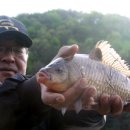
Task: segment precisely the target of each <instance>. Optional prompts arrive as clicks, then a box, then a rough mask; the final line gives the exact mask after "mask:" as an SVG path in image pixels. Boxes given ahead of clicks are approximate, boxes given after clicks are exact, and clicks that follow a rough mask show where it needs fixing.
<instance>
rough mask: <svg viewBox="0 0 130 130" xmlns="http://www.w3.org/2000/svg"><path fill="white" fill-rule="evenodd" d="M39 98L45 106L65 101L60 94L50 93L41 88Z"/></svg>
mask: <svg viewBox="0 0 130 130" xmlns="http://www.w3.org/2000/svg"><path fill="white" fill-rule="evenodd" d="M41 98H42V101H43V102H44V103H45V104H48V105H50V104H52V105H53V104H58V103H63V102H64V101H65V97H64V96H63V95H62V94H59V93H54V92H50V91H48V90H47V88H46V87H41Z"/></svg>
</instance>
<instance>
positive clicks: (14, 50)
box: [0, 47, 28, 56]
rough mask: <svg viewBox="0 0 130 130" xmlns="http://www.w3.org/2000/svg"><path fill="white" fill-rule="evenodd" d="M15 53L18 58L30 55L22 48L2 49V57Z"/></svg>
mask: <svg viewBox="0 0 130 130" xmlns="http://www.w3.org/2000/svg"><path fill="white" fill-rule="evenodd" d="M9 52H11V53H13V54H15V55H16V56H21V55H23V54H25V53H28V49H27V48H22V47H10V48H9V47H0V55H3V54H6V53H9Z"/></svg>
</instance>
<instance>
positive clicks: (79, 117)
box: [0, 74, 105, 130]
mask: <svg viewBox="0 0 130 130" xmlns="http://www.w3.org/2000/svg"><path fill="white" fill-rule="evenodd" d="M104 123H105V122H104V118H103V116H101V115H99V114H98V113H96V112H94V111H89V112H88V111H81V112H80V113H79V114H76V113H75V112H74V111H69V112H66V114H65V115H64V116H63V115H62V114H61V112H60V111H58V110H55V109H53V108H51V107H49V106H47V105H45V104H44V103H43V102H42V101H41V93H40V86H39V85H38V84H37V82H36V79H35V76H33V77H30V78H27V77H25V76H22V75H20V74H17V75H15V76H14V77H12V78H8V79H7V80H5V82H4V83H3V84H2V85H1V87H0V130H66V129H68V128H69V127H73V126H74V127H83V128H85V127H86V130H87V128H89V127H93V128H97V130H98V128H99V127H101V126H103V125H104Z"/></svg>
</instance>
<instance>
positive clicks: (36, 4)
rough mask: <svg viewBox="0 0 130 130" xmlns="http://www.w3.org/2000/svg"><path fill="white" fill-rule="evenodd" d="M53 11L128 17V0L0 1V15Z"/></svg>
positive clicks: (129, 14) (129, 10) (129, 9)
mask: <svg viewBox="0 0 130 130" xmlns="http://www.w3.org/2000/svg"><path fill="white" fill-rule="evenodd" d="M53 9H64V10H75V11H79V12H84V13H90V12H91V11H97V12H100V13H102V14H119V15H122V16H126V17H130V2H129V0H0V15H7V16H11V17H15V16H17V15H19V14H23V13H28V14H33V13H44V12H47V11H49V10H53Z"/></svg>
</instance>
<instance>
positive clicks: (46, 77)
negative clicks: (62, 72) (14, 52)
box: [38, 70, 51, 80]
mask: <svg viewBox="0 0 130 130" xmlns="http://www.w3.org/2000/svg"><path fill="white" fill-rule="evenodd" d="M38 77H39V78H44V79H46V80H51V76H50V75H49V73H48V72H46V71H45V70H41V71H40V72H38Z"/></svg>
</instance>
